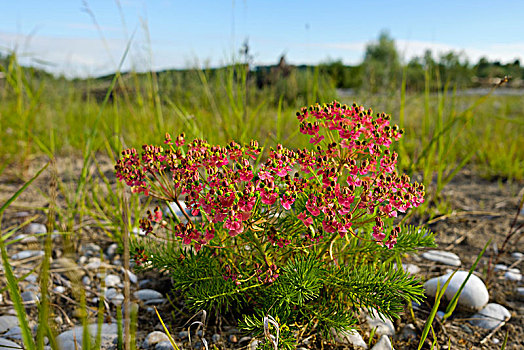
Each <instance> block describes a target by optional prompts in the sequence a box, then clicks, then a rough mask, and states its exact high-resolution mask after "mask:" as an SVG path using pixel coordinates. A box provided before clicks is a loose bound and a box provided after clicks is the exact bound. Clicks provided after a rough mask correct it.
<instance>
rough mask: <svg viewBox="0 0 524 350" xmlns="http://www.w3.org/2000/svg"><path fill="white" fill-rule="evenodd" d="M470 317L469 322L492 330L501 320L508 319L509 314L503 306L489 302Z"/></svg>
mask: <svg viewBox="0 0 524 350" xmlns="http://www.w3.org/2000/svg"><path fill="white" fill-rule="evenodd" d="M471 318H472V319H471V320H470V321H469V323H471V324H472V325H474V326H477V327H481V328H484V329H489V330H492V329H495V328H497V327H498V326H499V325H500V324H501V323H502V322H504V321H507V320H509V319H510V318H511V314H510V312H509V311H508V309H506V308H505V307H504V306H502V305H499V304H495V303H490V304H488V305H486V307H484V308H483V309H482V310H480V311H479V312H477V313H476V314H475V315H473V316H472V317H471Z"/></svg>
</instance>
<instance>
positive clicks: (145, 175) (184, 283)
mask: <svg viewBox="0 0 524 350" xmlns="http://www.w3.org/2000/svg"><path fill="white" fill-rule="evenodd" d="M297 118H298V120H299V122H300V132H301V133H302V134H304V135H307V136H308V137H309V138H310V144H311V145H312V146H311V149H302V150H290V149H287V148H285V147H283V146H282V145H278V146H277V147H276V148H275V149H273V148H272V149H270V150H269V152H268V156H267V159H266V160H265V162H263V163H261V164H260V162H261V161H260V159H262V154H261V151H262V150H261V148H260V147H259V146H258V143H257V142H256V141H252V142H251V143H250V144H246V145H244V146H243V147H242V146H241V145H239V144H237V143H235V142H231V143H229V144H228V145H227V146H225V147H222V146H212V145H209V144H208V143H207V142H206V141H204V140H201V139H196V140H193V141H192V142H189V143H186V141H185V139H184V135H183V134H181V135H179V136H178V137H177V138H176V139H175V140H172V139H171V136H170V135H169V134H167V135H166V138H165V141H164V143H165V145H166V146H164V147H160V146H152V145H145V146H143V150H142V152H141V155H139V154H138V152H137V151H136V150H135V149H127V150H125V151H123V152H122V158H121V159H120V160H119V161H118V162H117V164H116V175H117V177H118V178H119V179H120V180H121V181H124V182H125V183H126V184H127V185H129V186H130V187H131V188H132V190H133V191H134V192H139V193H143V194H144V195H146V196H151V197H154V198H157V199H158V200H160V201H165V202H169V203H170V204H171V206H168V208H170V210H171V214H175V213H174V210H173V209H172V208H175V207H178V208H179V209H180V213H182V214H181V215H180V217H178V216H176V215H166V216H164V215H163V211H162V210H161V208H160V207H157V208H155V209H154V211H149V213H148V216H147V217H146V218H143V219H142V220H141V221H140V227H141V229H142V230H143V232H145V234H146V236H139V235H137V236H136V237H133V239H132V244H131V245H132V247H131V248H132V249H133V253H134V254H135V260H136V262H137V264H138V265H140V266H142V267H151V268H156V269H168V270H169V271H170V272H171V273H172V275H173V282H174V287H175V288H176V289H178V290H180V291H182V292H183V293H184V296H185V299H186V301H187V303H188V305H189V306H190V307H192V308H193V309H206V310H215V311H216V312H219V311H229V312H233V314H235V315H243V317H242V319H241V320H240V323H241V326H242V327H243V328H244V329H245V330H247V331H249V332H252V333H254V334H255V336H258V337H260V338H264V334H266V338H267V337H268V336H267V334H269V333H271V332H274V331H275V330H272V331H271V330H268V327H269V328H271V327H275V326H268V325H267V322H264V320H265V319H266V320H267V319H268V317H269V316H271V317H272V319H274V320H275V321H276V323H278V325H279V334H280V345H279V347H284V348H286V347H293V346H295V345H296V339H297V338H299V337H300V336H307V335H310V334H312V333H319V334H322V335H324V336H330V335H331V334H332V331H333V330H335V331H337V330H343V329H350V328H351V327H353V325H354V324H355V323H356V318H357V315H358V313H359V310H360V309H361V308H363V309H367V310H369V311H370V310H371V309H374V310H377V311H378V312H379V314H381V315H382V316H383V317H387V318H393V317H398V315H399V313H400V312H401V311H402V310H403V307H404V304H405V303H407V302H410V301H411V300H417V301H419V300H420V299H421V298H422V297H423V289H422V286H421V285H420V283H419V281H417V280H416V279H415V278H413V277H411V276H409V275H408V274H407V273H405V272H403V271H402V269H395V268H394V265H393V263H394V262H396V263H397V264H399V263H400V262H401V259H400V258H401V256H402V255H403V254H405V253H408V252H413V251H415V249H416V248H418V247H423V246H431V245H433V236H432V234H431V233H429V232H428V231H427V230H426V229H423V228H418V227H404V226H399V225H395V224H394V222H395V221H398V220H395V218H396V217H397V215H398V213H399V212H400V213H404V212H406V211H407V210H409V209H411V208H414V207H417V206H418V205H420V204H421V203H422V202H423V201H424V187H423V186H422V185H420V184H417V183H411V181H410V178H409V177H408V176H407V175H401V174H398V173H397V172H396V170H395V167H396V162H397V154H396V153H395V152H392V151H390V149H389V148H390V146H391V144H392V142H394V141H396V140H398V139H399V138H400V137H401V135H402V130H400V129H399V128H398V127H397V126H394V125H390V117H389V115H386V114H384V113H380V114H376V115H374V114H373V112H372V110H371V109H368V110H366V109H365V108H364V107H362V106H358V105H356V104H354V105H352V106H347V105H341V104H340V103H338V102H336V101H335V102H333V103H330V104H323V105H319V104H317V105H314V106H311V107H309V108H302V109H301V110H300V111H299V112H297ZM182 200H184V202H185V203H184V204H185V205H186V206H187V209H185V208H184V206H183V203H182ZM265 323H266V324H265ZM275 334H276V333H275ZM264 344H265V345H264V346H268V347H273V346H274V341H270V339H267V341H266V343H264Z"/></svg>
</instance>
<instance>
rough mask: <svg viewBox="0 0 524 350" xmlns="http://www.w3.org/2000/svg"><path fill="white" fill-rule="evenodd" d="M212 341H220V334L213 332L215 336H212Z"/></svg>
mask: <svg viewBox="0 0 524 350" xmlns="http://www.w3.org/2000/svg"><path fill="white" fill-rule="evenodd" d="M211 341H212V342H213V343H218V342H219V341H220V334H216V333H215V334H213V336H212V337H211Z"/></svg>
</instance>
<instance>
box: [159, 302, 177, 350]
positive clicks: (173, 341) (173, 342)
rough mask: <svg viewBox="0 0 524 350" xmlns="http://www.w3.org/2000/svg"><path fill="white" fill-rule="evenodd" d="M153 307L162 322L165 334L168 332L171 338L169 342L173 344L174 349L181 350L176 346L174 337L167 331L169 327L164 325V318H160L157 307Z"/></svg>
mask: <svg viewBox="0 0 524 350" xmlns="http://www.w3.org/2000/svg"><path fill="white" fill-rule="evenodd" d="M153 307H154V308H155V312H156V315H157V316H158V319H159V320H160V323H162V327H163V328H164V332H166V334H167V337H168V338H169V342H170V343H171V345H172V346H173V348H175V350H180V348H179V347H178V346H177V345H176V343H175V340H174V339H173V337H172V336H171V334H170V333H169V331H168V330H167V327H166V325H165V324H164V320H162V317H160V314H159V313H158V310H157V308H156V307H155V306H153Z"/></svg>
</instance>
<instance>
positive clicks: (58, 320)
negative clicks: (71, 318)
mask: <svg viewBox="0 0 524 350" xmlns="http://www.w3.org/2000/svg"><path fill="white" fill-rule="evenodd" d="M53 321H55V323H56V324H57V325H58V326H60V325H61V324H62V323H64V320H63V319H62V316H56V317H55V318H54V319H53Z"/></svg>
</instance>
